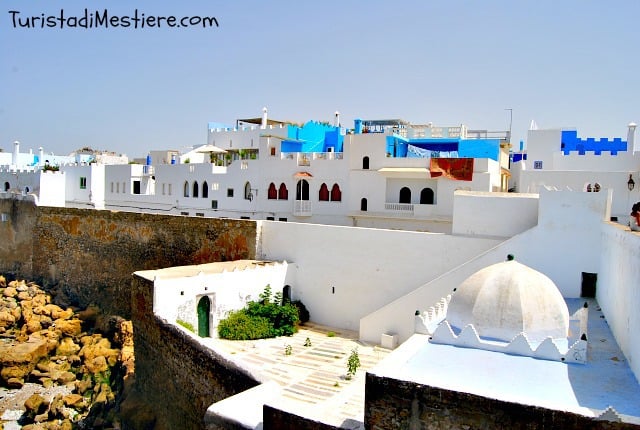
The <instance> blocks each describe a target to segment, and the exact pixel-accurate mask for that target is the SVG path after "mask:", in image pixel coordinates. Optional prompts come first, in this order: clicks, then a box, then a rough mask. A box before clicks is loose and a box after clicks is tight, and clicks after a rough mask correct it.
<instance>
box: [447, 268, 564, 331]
mask: <svg viewBox="0 0 640 430" xmlns="http://www.w3.org/2000/svg"><path fill="white" fill-rule="evenodd" d="M446 319H447V321H448V322H449V324H450V325H451V326H452V328H453V329H454V330H462V329H463V328H464V327H466V326H467V325H469V324H473V326H474V327H475V329H476V331H477V332H478V335H479V336H480V337H481V338H489V339H496V340H500V341H505V342H510V341H511V340H512V339H513V338H514V337H515V336H516V335H518V334H519V333H525V335H526V336H527V338H528V339H529V340H530V341H534V342H539V341H542V340H544V339H545V338H547V337H552V338H554V339H558V338H566V337H567V336H568V332H569V310H568V309H567V305H566V303H565V301H564V299H563V298H562V295H561V294H560V291H558V288H557V287H556V285H555V284H554V283H553V281H552V280H551V279H549V278H548V277H547V276H545V275H544V274H542V273H540V272H538V271H536V270H533V269H532V268H530V267H528V266H525V265H524V264H520V263H518V262H516V261H505V262H502V263H498V264H494V265H491V266H489V267H485V268H484V269H482V270H480V271H478V272H476V273H474V274H473V275H471V276H470V277H468V278H467V279H466V280H465V281H464V282H463V283H462V284H460V286H459V287H458V288H457V290H456V292H455V293H454V294H453V296H452V298H451V302H450V303H449V307H448V310H447V317H446Z"/></svg>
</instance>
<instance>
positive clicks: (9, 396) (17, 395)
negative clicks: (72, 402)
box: [0, 383, 71, 430]
mask: <svg viewBox="0 0 640 430" xmlns="http://www.w3.org/2000/svg"><path fill="white" fill-rule="evenodd" d="M69 393H71V389H70V388H67V387H65V386H54V387H51V388H44V387H43V386H42V385H38V384H32V383H26V384H24V386H23V387H22V388H20V389H7V388H1V387H0V424H4V429H5V430H9V429H13V428H16V429H18V428H20V426H19V425H18V424H17V420H18V418H20V416H21V415H22V414H23V413H24V411H25V407H24V402H25V401H26V400H27V399H28V398H29V397H31V396H32V395H33V394H40V395H41V396H42V397H44V398H45V399H46V400H47V401H51V399H53V397H55V396H56V395H57V394H62V395H66V394H69Z"/></svg>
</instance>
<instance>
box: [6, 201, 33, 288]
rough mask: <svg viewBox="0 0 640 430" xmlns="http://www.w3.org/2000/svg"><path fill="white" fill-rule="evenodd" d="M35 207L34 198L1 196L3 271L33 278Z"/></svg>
mask: <svg viewBox="0 0 640 430" xmlns="http://www.w3.org/2000/svg"><path fill="white" fill-rule="evenodd" d="M36 211H37V208H36V206H35V204H33V202H28V201H21V200H17V199H7V198H2V199H0V215H1V216H2V220H0V272H2V273H6V274H9V275H11V274H20V276H22V277H24V278H26V279H30V280H34V278H33V276H31V274H32V261H33V242H34V240H33V239H34V233H33V231H34V226H35V223H36V219H37V216H36Z"/></svg>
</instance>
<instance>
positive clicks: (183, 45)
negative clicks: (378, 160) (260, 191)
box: [0, 0, 640, 157]
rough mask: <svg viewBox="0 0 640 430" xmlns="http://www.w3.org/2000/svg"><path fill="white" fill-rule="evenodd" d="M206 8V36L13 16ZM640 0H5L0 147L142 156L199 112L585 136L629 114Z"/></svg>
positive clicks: (623, 121) (633, 106) (615, 126)
mask: <svg viewBox="0 0 640 430" xmlns="http://www.w3.org/2000/svg"><path fill="white" fill-rule="evenodd" d="M85 7H88V8H89V10H90V11H94V10H96V9H97V10H102V9H104V8H107V9H108V11H109V14H111V15H132V14H133V12H134V10H135V9H136V8H137V9H138V10H139V12H140V13H144V14H145V15H175V16H178V17H182V16H192V15H195V16H214V17H216V19H217V20H218V22H219V27H218V28H212V29H202V28H186V29H185V28H181V29H138V30H134V29H117V28H110V29H99V30H96V29H93V30H85V29H59V28H55V29H25V28H13V27H12V22H11V15H10V14H9V11H10V10H17V11H19V12H20V16H21V17H23V18H24V17H25V16H33V15H35V16H41V14H42V13H45V14H46V15H49V14H53V15H58V14H59V13H60V9H61V8H62V9H64V13H65V15H81V14H83V13H84V8H85ZM639 19H640V2H638V1H636V0H629V1H615V2H603V1H584V0H580V1H578V0H574V1H558V0H541V1H535V2H534V1H506V0H505V1H492V0H483V1H458V0H449V1H444V0H443V1H434V0H429V1H426V0H415V1H409V0H399V1H394V2H391V1H380V0H370V1H356V0H352V1H344V0H341V1H338V0H325V1H322V2H319V1H317V2H315V1H300V0H297V1H296V0H274V1H257V0H256V1H212V0H185V1H181V2H177V1H176V2H171V3H170V2H168V1H151V0H138V1H135V0H133V1H132V0H128V1H123V0H111V1H104V0H96V1H91V2H89V1H76V0H67V1H51V0H48V1H44V0H42V1H36V0H34V1H28V2H26V1H14V0H3V1H2V3H1V6H0V148H3V149H4V150H5V151H10V150H11V148H12V142H13V141H14V140H16V139H17V140H20V142H21V148H22V149H24V150H27V149H29V148H33V149H34V151H35V150H37V148H38V147H39V146H42V147H44V148H45V151H46V152H55V153H56V154H66V153H69V152H71V151H73V150H75V149H77V148H80V147H82V146H90V147H92V148H95V149H106V150H112V151H116V152H119V153H126V154H127V155H129V156H131V157H133V156H143V155H145V154H146V153H147V151H149V150H150V149H169V148H172V149H180V148H184V147H187V146H192V145H200V144H204V143H206V133H207V123H208V122H209V121H216V122H226V123H230V124H233V123H234V121H235V119H237V118H243V117H245V118H246V117H252V116H256V117H257V116H260V115H261V109H262V107H263V106H266V107H268V109H269V115H270V117H271V118H274V119H280V120H292V121H296V122H304V121H307V120H309V119H316V120H327V121H328V120H331V119H332V117H333V113H334V111H336V110H338V111H340V112H341V114H342V123H343V125H346V126H348V127H352V126H353V119H354V118H363V119H374V118H378V119H379V118H402V119H405V120H408V121H412V122H416V123H426V122H429V121H431V122H433V123H435V124H437V125H445V126H446V125H458V124H460V123H464V124H466V125H467V126H469V127H470V128H476V129H489V130H506V129H508V127H509V112H508V111H506V110H505V109H506V108H512V109H513V134H514V141H516V142H517V141H518V140H520V139H525V138H526V130H527V129H528V126H529V123H530V122H531V120H532V119H533V120H535V121H536V122H537V123H538V125H539V126H540V127H541V128H547V127H575V128H577V129H578V134H579V135H580V136H582V137H587V136H596V137H599V136H604V137H623V138H624V137H626V125H627V124H628V123H629V122H631V121H634V122H640V106H639V104H638V102H639V100H638V92H639V90H638V82H637V81H638V79H637V76H638V74H639V72H640V67H639V66H640V64H639V63H640V61H639V59H638V58H639V56H640V51H639V47H640V43H639V42H640V31H639V30H638V28H637V27H638V20H639Z"/></svg>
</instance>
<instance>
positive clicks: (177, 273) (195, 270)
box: [134, 260, 276, 281]
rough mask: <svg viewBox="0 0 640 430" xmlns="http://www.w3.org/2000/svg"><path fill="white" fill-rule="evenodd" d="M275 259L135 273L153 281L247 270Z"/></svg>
mask: <svg viewBox="0 0 640 430" xmlns="http://www.w3.org/2000/svg"><path fill="white" fill-rule="evenodd" d="M274 263H276V262H274V261H265V260H234V261H222V262H217V263H205V264H193V265H190V266H173V267H167V268H164V269H152V270H139V271H137V272H134V275H136V276H139V277H140V278H143V279H146V280H148V281H153V280H154V279H155V278H156V277H158V278H161V279H173V278H188V277H192V276H197V275H198V274H199V273H202V274H204V275H211V274H216V273H222V272H225V271H226V272H233V271H234V270H245V269H250V268H254V267H261V266H267V265H269V264H274Z"/></svg>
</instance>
